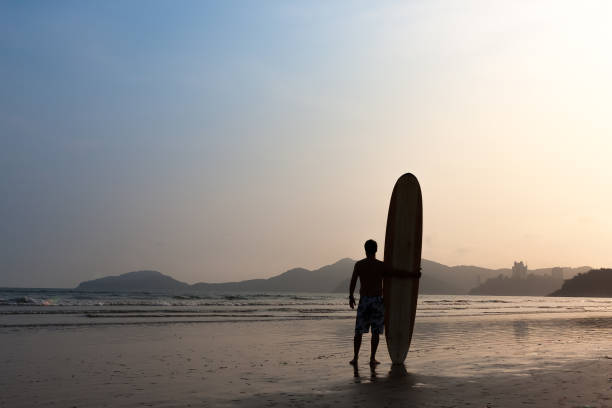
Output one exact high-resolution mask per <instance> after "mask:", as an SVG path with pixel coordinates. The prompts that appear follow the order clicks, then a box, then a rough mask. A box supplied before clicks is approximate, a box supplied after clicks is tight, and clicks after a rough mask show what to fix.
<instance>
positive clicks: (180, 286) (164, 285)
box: [76, 271, 189, 292]
mask: <svg viewBox="0 0 612 408" xmlns="http://www.w3.org/2000/svg"><path fill="white" fill-rule="evenodd" d="M76 289H77V290H86V291H96V292H105V291H125V292H134V291H138V292H143V291H144V292H178V291H185V290H187V289H189V285H188V284H186V283H183V282H179V281H177V280H176V279H173V278H171V277H170V276H167V275H164V274H162V273H161V272H157V271H135V272H128V273H124V274H123V275H118V276H107V277H105V278H100V279H94V280H90V281H86V282H81V283H80V284H79V286H77V288H76Z"/></svg>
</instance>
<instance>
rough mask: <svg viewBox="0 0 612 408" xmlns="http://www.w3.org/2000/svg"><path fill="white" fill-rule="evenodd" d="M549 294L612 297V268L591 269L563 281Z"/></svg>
mask: <svg viewBox="0 0 612 408" xmlns="http://www.w3.org/2000/svg"><path fill="white" fill-rule="evenodd" d="M550 296H579V297H612V269H603V268H602V269H592V270H590V271H589V272H587V273H580V274H578V275H576V276H574V277H573V278H572V279H568V280H566V281H565V282H563V286H562V287H561V289H559V290H557V291H555V292H553V293H551V294H550Z"/></svg>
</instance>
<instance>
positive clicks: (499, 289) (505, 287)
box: [469, 266, 590, 296]
mask: <svg viewBox="0 0 612 408" xmlns="http://www.w3.org/2000/svg"><path fill="white" fill-rule="evenodd" d="M552 269H553V268H542V269H535V270H534V271H533V272H532V273H530V274H528V275H526V276H525V277H522V278H519V277H511V276H506V275H503V274H499V275H498V276H496V277H494V278H489V279H487V280H486V281H484V282H483V283H481V284H480V285H478V286H476V287H474V288H473V289H471V290H470V291H469V294H470V295H489V296H547V295H548V294H549V293H551V292H554V291H555V290H557V289H559V288H560V287H561V285H563V277H555V276H553V274H552ZM562 269H563V274H564V276H565V277H567V276H574V275H576V274H578V273H581V272H584V271H587V270H589V269H590V267H588V266H583V267H579V268H562ZM508 271H510V270H508Z"/></svg>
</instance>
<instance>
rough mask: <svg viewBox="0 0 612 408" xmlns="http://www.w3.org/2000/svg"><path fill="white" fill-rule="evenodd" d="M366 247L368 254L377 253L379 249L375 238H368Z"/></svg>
mask: <svg viewBox="0 0 612 408" xmlns="http://www.w3.org/2000/svg"><path fill="white" fill-rule="evenodd" d="M363 247H364V248H365V251H366V254H367V255H369V254H375V253H376V251H378V244H377V243H376V241H374V240H373V239H368V240H367V241H366V242H365V244H364V245H363Z"/></svg>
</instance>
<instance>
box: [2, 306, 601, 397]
mask: <svg viewBox="0 0 612 408" xmlns="http://www.w3.org/2000/svg"><path fill="white" fill-rule="evenodd" d="M477 298H478V297H470V299H472V301H473V302H475V300H474V299H477ZM425 299H427V298H425ZM340 301H341V300H339V302H340ZM606 304H607V303H606ZM141 308H142V306H141ZM604 309H605V308H604ZM342 313H344V312H342ZM350 313H352V312H351V311H350V310H349V311H348V312H347V317H346V318H344V317H342V318H340V317H339V316H336V318H321V319H319V318H311V319H270V320H255V319H252V320H248V319H240V320H237V321H227V320H224V321H208V322H199V321H195V322H194V321H187V322H181V321H176V319H172V320H171V321H165V320H164V319H157V321H146V322H142V321H141V322H136V323H134V322H132V321H129V320H128V321H124V320H126V319H129V318H124V320H122V321H119V320H116V321H114V322H111V323H109V324H97V323H94V324H61V323H60V324H51V325H47V326H45V325H40V324H35V325H33V324H30V325H18V324H4V325H3V327H0V345H1V348H0V361H1V362H2V369H1V370H0V388H1V389H2V393H0V405H1V406H2V407H43V406H44V407H48V406H58V407H94V406H96V407H97V406H125V407H127V406H157V407H175V406H176V407H187V406H192V407H197V406H201V407H217V406H227V407H234V406H236V407H251V406H261V407H273V406H293V407H302V406H303V407H306V406H309V407H310V406H314V407H332V406H333V407H356V406H380V407H391V406H424V407H456V406H476V407H516V406H537V407H559V406H561V407H587V406H588V407H608V406H612V400H611V398H612V359H611V358H612V343H611V342H610V338H609V336H610V333H612V313H610V312H609V311H607V310H599V311H591V312H584V311H574V312H572V311H565V312H563V313H552V312H542V313H531V314H530V313H524V314H521V313H499V314H493V315H487V314H480V315H476V316H474V315H471V314H470V313H466V314H463V315H458V316H455V315H452V314H449V316H444V315H443V314H438V315H436V316H420V317H419V318H417V321H416V325H415V332H414V337H413V342H412V346H411V349H410V352H409V354H408V358H407V360H406V364H405V367H392V366H391V363H390V359H389V357H388V355H387V351H386V345H385V342H384V337H383V338H381V343H380V347H379V353H378V355H377V357H378V359H379V360H380V361H381V364H380V365H379V366H378V367H376V368H375V369H374V370H371V369H370V367H369V365H368V364H367V362H368V356H369V349H370V344H369V335H365V336H364V343H363V346H362V350H361V359H360V361H359V365H358V367H357V369H354V368H353V367H352V366H350V365H349V364H348V362H349V360H350V359H351V357H352V336H353V325H354V322H353V320H352V319H351V318H350V316H351V315H350ZM343 316H344V315H343ZM21 319H22V320H23V321H26V320H27V319H26V318H21ZM148 319H151V317H150V316H149V317H148ZM93 320H95V321H96V322H97V321H98V320H96V319H93ZM4 321H5V322H6V321H7V320H6V316H5V320H4ZM11 321H13V322H14V321H15V319H13V320H11ZM53 321H55V320H53Z"/></svg>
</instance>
